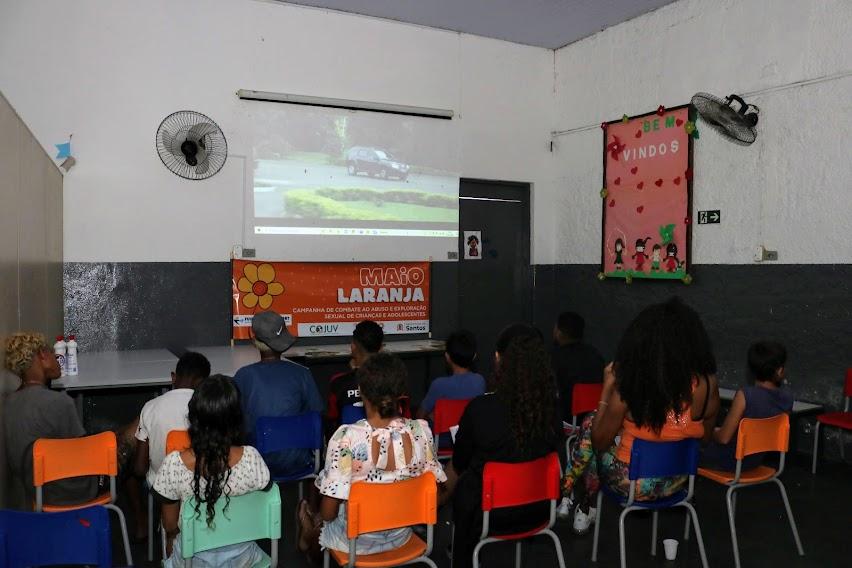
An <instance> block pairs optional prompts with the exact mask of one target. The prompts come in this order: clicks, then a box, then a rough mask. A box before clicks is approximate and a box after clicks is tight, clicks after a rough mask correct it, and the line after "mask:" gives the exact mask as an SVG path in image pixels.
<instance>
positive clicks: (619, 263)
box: [614, 239, 624, 271]
mask: <svg viewBox="0 0 852 568" xmlns="http://www.w3.org/2000/svg"><path fill="white" fill-rule="evenodd" d="M614 248H615V270H616V271H618V270H621V269H623V268H624V259H622V258H621V255H622V254H623V253H624V241H622V240H621V239H615V247H614Z"/></svg>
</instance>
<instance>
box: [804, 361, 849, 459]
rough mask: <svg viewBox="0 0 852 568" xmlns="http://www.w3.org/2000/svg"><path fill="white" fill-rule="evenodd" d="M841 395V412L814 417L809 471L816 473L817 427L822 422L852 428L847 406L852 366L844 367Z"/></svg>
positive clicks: (841, 451)
mask: <svg viewBox="0 0 852 568" xmlns="http://www.w3.org/2000/svg"><path fill="white" fill-rule="evenodd" d="M843 396H844V398H845V400H844V403H843V411H842V412H828V413H826V414H820V415H819V416H817V418H816V428H814V452H813V453H814V455H813V464H812V465H811V473H813V474H815V473H816V466H817V449H819V427H820V426H821V425H823V424H825V425H826V426H833V427H835V428H842V429H843V430H852V411H850V408H849V402H850V399H852V368H850V369H846V383H845V384H844V385H843ZM843 448H844V444H843V442H842V440H841V443H840V455H841V457H843V459H844V460H845V459H846V456H845V455H844V454H843Z"/></svg>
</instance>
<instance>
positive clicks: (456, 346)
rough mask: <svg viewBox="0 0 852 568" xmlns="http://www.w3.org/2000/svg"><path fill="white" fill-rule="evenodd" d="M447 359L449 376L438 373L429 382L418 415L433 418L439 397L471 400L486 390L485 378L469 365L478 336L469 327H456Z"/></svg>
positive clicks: (450, 340) (449, 344) (474, 356)
mask: <svg viewBox="0 0 852 568" xmlns="http://www.w3.org/2000/svg"><path fill="white" fill-rule="evenodd" d="M444 359H445V360H446V362H447V367H448V368H449V370H450V373H451V374H450V376H448V377H439V378H437V379H435V380H434V381H432V384H431V385H429V391H428V392H427V393H426V396H425V397H424V398H423V402H421V403H420V409H419V410H418V411H417V417H418V418H431V417H432V413H433V412H434V410H435V402H437V401H438V400H439V399H442V398H443V399H449V400H470V399H474V398H476V397H478V396H479V395H481V394H485V379H484V378H483V377H482V375H480V374H479V373H474V372H472V371H471V370H470V369H471V367H472V366H473V363H474V361H476V338H475V337H474V336H473V334H472V333H471V332H469V331H457V332H455V333H453V334H451V335H450V337H449V338H447V348H446V353H444Z"/></svg>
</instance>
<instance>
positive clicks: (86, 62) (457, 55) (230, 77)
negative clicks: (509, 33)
mask: <svg viewBox="0 0 852 568" xmlns="http://www.w3.org/2000/svg"><path fill="white" fill-rule="evenodd" d="M239 88H246V89H257V90H267V91H279V92H291V93H301V94H309V95H320V96H330V97H340V98H350V99H361V100H370V101H382V102H391V103H399V104H408V105H419V106H428V107H438V108H451V109H454V110H455V111H456V112H457V113H458V119H457V120H454V124H455V129H456V135H457V136H459V139H460V141H461V154H462V155H461V165H462V175H464V176H467V177H480V178H488V179H507V180H515V181H526V182H532V183H533V184H534V189H533V191H534V219H533V224H534V227H535V226H538V225H539V224H541V225H543V226H545V228H546V224H547V222H548V217H549V214H548V213H547V212H546V211H545V210H543V209H541V208H540V207H538V206H537V205H536V204H537V202H538V197H537V195H538V194H539V193H547V192H552V191H554V189H555V188H554V185H553V177H554V175H553V172H552V169H553V166H554V164H555V160H554V159H553V155H552V154H551V153H550V152H549V149H548V142H549V132H550V130H551V128H552V124H553V112H552V111H553V52H552V51H548V50H544V49H537V48H531V47H525V46H519V45H515V44H511V43H507V42H501V41H496V40H489V39H483V38H478V37H473V36H466V35H460V34H455V33H450V32H443V31H438V30H432V29H426V28H420V27H416V26H409V25H404V24H398V23H394V22H386V21H380V20H374V19H369V18H363V17H357V16H350V15H344V14H339V13H334V12H325V11H321V10H313V9H305V8H298V7H293V6H286V5H282V4H278V3H268V2H258V1H254V0H181V1H179V2H175V1H174V0H148V1H145V2H139V1H138V0H133V1H127V0H115V1H110V2H104V1H103V0H79V1H74V2H68V1H65V0H28V1H24V0H7V1H4V2H3V3H2V4H0V91H2V92H4V94H5V95H6V97H7V98H8V99H9V101H10V102H11V103H12V105H13V106H14V107H15V109H16V110H17V111H18V113H19V114H20V115H21V116H22V117H23V119H24V120H25V122H26V123H27V125H28V126H29V127H30V129H31V130H32V131H33V132H34V133H35V135H36V137H37V138H38V140H39V141H40V142H41V144H42V145H44V147H45V148H46V149H48V151H52V150H53V146H52V145H53V143H54V142H60V141H63V140H65V139H66V138H67V135H68V134H69V133H71V132H73V133H74V138H73V151H74V154H75V156H76V157H77V166H76V167H75V168H74V169H73V170H72V171H71V173H70V174H69V175H67V176H66V178H65V260H66V261H69V262H74V261H93V262H94V261H97V262H103V261H214V260H226V259H227V258H228V253H229V251H230V248H231V246H232V245H233V244H234V243H238V242H240V241H241V240H242V195H243V179H244V177H243V170H242V168H243V160H241V159H239V158H234V159H229V160H228V162H227V164H226V166H225V168H224V169H223V170H222V171H221V172H220V173H219V174H217V175H216V176H215V177H213V178H211V179H210V180H207V181H204V182H186V181H184V180H181V179H180V178H178V177H177V176H174V175H173V174H171V173H169V172H168V171H167V170H166V169H165V168H164V167H163V166H162V164H161V163H160V161H159V158H158V157H157V154H156V151H155V148H154V133H155V131H156V128H157V126H158V125H159V123H160V121H161V120H162V119H163V118H164V117H165V116H166V115H168V114H169V113H171V112H173V111H175V110H180V109H193V110H198V111H200V112H203V113H205V114H208V115H209V116H211V117H212V118H213V119H214V120H216V121H217V122H218V123H219V124H220V125H221V126H222V128H223V129H224V131H225V133H226V135H227V136H228V143H229V151H230V153H232V154H235V155H246V154H248V150H249V149H248V148H247V147H246V142H245V141H244V140H243V137H244V133H243V132H242V131H241V124H240V121H241V116H242V111H241V110H240V109H241V108H244V107H242V106H241V105H246V104H251V103H246V102H240V101H239V100H238V99H237V97H236V96H235V94H234V93H235V91H236V90H237V89H239ZM549 233H550V231H544V232H543V233H542V235H545V236H547V235H549ZM535 234H536V235H538V233H535ZM549 249H552V243H551V242H550V241H549V239H548V238H544V239H538V238H536V241H535V247H534V250H535V251H536V253H535V254H536V258H538V257H539V256H540V254H539V252H538V251H539V250H541V251H544V252H543V253H541V254H543V255H544V256H542V257H541V259H540V260H539V261H541V262H546V261H548V260H549V259H550V256H549V255H548V254H547V251H548V250H549Z"/></svg>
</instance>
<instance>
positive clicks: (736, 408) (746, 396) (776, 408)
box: [702, 341, 793, 471]
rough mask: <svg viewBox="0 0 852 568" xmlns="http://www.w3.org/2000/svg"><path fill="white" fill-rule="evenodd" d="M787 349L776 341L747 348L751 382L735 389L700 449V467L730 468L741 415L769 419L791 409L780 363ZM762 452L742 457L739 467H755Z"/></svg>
mask: <svg viewBox="0 0 852 568" xmlns="http://www.w3.org/2000/svg"><path fill="white" fill-rule="evenodd" d="M786 363H787V350H786V349H785V348H784V346H783V345H781V344H780V343H776V342H773V341H760V342H757V343H754V344H752V345H751V347H749V349H748V368H749V372H750V373H751V376H752V378H753V379H754V385H752V386H748V387H744V388H742V389H740V390H738V391H737V394H736V395H735V396H734V400H733V402H732V403H731V409H730V411H729V412H728V415H727V416H726V417H725V420H724V422H722V425H721V426H719V427H717V428H715V429H714V431H713V441H712V442H711V443H710V445H709V446H707V448H705V450H704V455H703V456H702V466H704V467H711V468H714V469H720V470H724V471H734V470H735V469H736V467H737V459H736V457H734V456H735V452H736V448H737V431H738V430H739V425H740V420H742V419H743V418H771V417H773V416H777V415H779V414H781V413H783V412H786V413H790V411H792V410H793V396H792V395H791V394H790V393H789V392H788V391H787V390H786V389H784V388H782V385H783V384H784V365H785V364H786ZM762 462H763V454H753V455H750V456H746V457H745V458H744V459H743V466H742V470H743V471H746V470H749V469H754V468H755V467H758V466H760V465H761V464H762Z"/></svg>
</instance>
